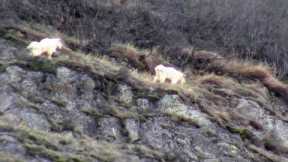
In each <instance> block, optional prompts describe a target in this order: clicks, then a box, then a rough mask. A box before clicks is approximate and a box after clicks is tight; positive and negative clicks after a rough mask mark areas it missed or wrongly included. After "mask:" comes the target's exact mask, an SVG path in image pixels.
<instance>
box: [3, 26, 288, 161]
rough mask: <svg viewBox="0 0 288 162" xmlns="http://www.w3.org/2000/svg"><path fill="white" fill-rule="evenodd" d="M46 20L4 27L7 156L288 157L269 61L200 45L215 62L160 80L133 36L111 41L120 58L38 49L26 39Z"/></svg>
mask: <svg viewBox="0 0 288 162" xmlns="http://www.w3.org/2000/svg"><path fill="white" fill-rule="evenodd" d="M47 30H48V31H49V32H51V31H53V28H50V29H48V28H47V29H46V28H43V26H42V28H37V25H36V24H35V25H31V24H30V25H27V24H18V25H10V26H9V25H6V26H5V27H2V28H1V30H0V33H1V34H0V37H1V39H0V41H1V43H0V54H1V57H0V60H1V61H0V63H1V73H0V82H1V84H0V92H1V93H0V110H1V116H0V121H1V122H0V127H1V129H0V131H1V135H0V138H1V142H0V148H1V153H0V157H1V160H2V161H117V162H118V161H123V162H128V161H133V162H134V161H135V162H136V161H141V162H150V161H179V162H180V161H181V162H182V161H205V162H207V161H227V162H231V161H241V162H242V161H243V162H248V161H259V162H263V161H267V162H268V161H275V162H279V161H283V162H284V161H287V160H288V159H287V151H288V145H287V138H288V137H287V130H288V129H287V127H288V125H287V115H286V114H287V113H286V112H287V110H286V109H287V108H286V107H287V106H286V104H285V102H284V101H285V97H286V96H283V95H281V93H280V95H279V96H278V97H274V95H273V94H274V93H277V90H276V91H273V89H272V90H271V89H270V90H271V91H269V90H268V89H269V86H267V85H266V84H264V83H265V82H263V77H261V76H263V75H264V74H263V73H265V75H264V77H265V76H266V74H267V75H270V71H269V68H268V67H266V66H264V65H260V64H258V65H257V64H252V63H249V64H248V63H244V62H243V63H241V62H239V61H238V62H232V61H231V60H229V59H228V60H226V59H225V58H223V57H220V56H219V57H217V58H218V59H220V60H222V61H221V62H222V64H223V62H225V61H229V62H230V64H225V65H226V66H224V65H222V66H221V63H220V62H217V61H216V62H214V61H215V60H214V59H216V58H215V57H212V58H210V57H207V55H205V52H204V53H203V52H199V51H198V52H197V51H196V52H194V55H192V56H191V58H190V60H191V61H193V60H194V61H197V59H199V58H205V59H206V60H205V61H206V67H210V69H209V68H206V69H202V66H199V67H193V66H192V67H191V70H190V76H189V77H188V79H187V83H186V84H185V85H178V86H171V85H169V84H155V83H153V82H152V75H151V74H150V73H149V71H146V72H145V68H144V70H143V69H138V68H139V66H138V64H137V63H136V64H131V65H130V63H131V62H130V61H129V57H128V58H126V59H125V57H126V55H125V54H126V53H127V50H128V51H129V50H130V51H134V53H143V52H144V53H145V50H144V51H143V50H142V51H141V50H138V49H136V48H134V47H132V46H131V45H127V46H125V45H121V46H119V45H118V46H117V48H115V47H111V50H110V52H112V53H113V51H114V52H115V51H118V55H117V56H119V55H120V56H121V55H122V57H116V58H115V57H107V56H105V57H104V56H102V55H91V54H85V53H81V52H76V51H73V50H66V51H62V52H61V53H60V54H59V55H57V56H55V57H54V58H53V60H51V61H49V60H47V59H45V58H32V57H31V56H29V53H28V51H27V50H26V49H25V47H26V45H27V42H29V41H31V40H35V39H40V38H41V36H45V35H47ZM62 37H63V38H64V41H65V42H67V44H68V46H69V45H71V46H75V47H77V41H74V39H73V37H67V36H65V35H63V34H62ZM125 51H126V52H125ZM148 51H149V50H148ZM121 52H122V53H121ZM206 54H207V52H206ZM135 55H136V54H135ZM111 56H112V54H111ZM154 56H158V55H156V54H155V55H154ZM196 56H197V57H196ZM201 56H202V57H201ZM168 58H169V57H167V58H165V57H164V58H162V61H165V60H166V62H169V59H168ZM218 59H216V60H218ZM213 60H214V61H213ZM188 64H189V60H188ZM195 64H196V63H195V62H194V65H195ZM200 65H201V64H200ZM216 65H217V66H216ZM127 67H129V69H128V68H127ZM216 67H217V68H218V73H215V72H216V71H215V70H216V69H217V68H216ZM227 67H230V68H227ZM193 68H195V69H193ZM211 69H212V70H211ZM245 69H246V70H245ZM213 70H214V71H213ZM259 71H260V72H259ZM187 72H189V71H187ZM259 74H261V75H259ZM262 74H263V75H262ZM271 77H273V76H271ZM274 79H275V78H274ZM277 83H279V84H281V85H283V86H284V84H283V83H281V82H277ZM267 88H268V89H267ZM284 89H285V86H284ZM282 101H283V102H282Z"/></svg>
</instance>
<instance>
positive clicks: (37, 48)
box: [27, 38, 63, 59]
mask: <svg viewBox="0 0 288 162" xmlns="http://www.w3.org/2000/svg"><path fill="white" fill-rule="evenodd" d="M62 48H63V43H62V41H61V39H60V38H45V39H42V40H41V41H40V42H31V43H30V44H29V45H28V46H27V49H29V50H30V51H31V55H32V56H41V55H43V54H47V57H48V59H52V55H53V54H54V53H55V52H56V51H57V50H58V49H62Z"/></svg>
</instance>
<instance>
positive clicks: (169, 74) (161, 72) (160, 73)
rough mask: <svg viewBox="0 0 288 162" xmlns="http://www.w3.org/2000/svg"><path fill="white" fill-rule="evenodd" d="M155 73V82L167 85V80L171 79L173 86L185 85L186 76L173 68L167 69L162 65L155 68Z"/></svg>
mask: <svg viewBox="0 0 288 162" xmlns="http://www.w3.org/2000/svg"><path fill="white" fill-rule="evenodd" d="M155 73H156V74H155V76H154V80H153V81H154V82H158V81H159V82H160V83H165V81H166V79H169V80H170V81H171V84H177V83H180V84H184V83H185V74H184V73H182V72H181V71H178V70H176V69H175V68H173V67H165V66H164V65H162V64H160V65H157V66H156V67H155Z"/></svg>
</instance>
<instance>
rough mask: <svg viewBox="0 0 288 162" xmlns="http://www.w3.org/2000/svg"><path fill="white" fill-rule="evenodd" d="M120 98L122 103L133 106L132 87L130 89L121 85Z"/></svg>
mask: <svg viewBox="0 0 288 162" xmlns="http://www.w3.org/2000/svg"><path fill="white" fill-rule="evenodd" d="M118 91H119V92H118V96H117V97H118V98H119V100H120V101H121V102H123V103H125V104H131V103H132V101H133V92H132V90H131V87H128V86H127V85H119V87H118Z"/></svg>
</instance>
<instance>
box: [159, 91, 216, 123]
mask: <svg viewBox="0 0 288 162" xmlns="http://www.w3.org/2000/svg"><path fill="white" fill-rule="evenodd" d="M159 108H160V111H161V112H163V113H164V114H167V115H170V116H172V117H175V118H180V119H184V120H187V121H190V122H192V123H194V124H196V125H198V126H200V127H205V126H209V125H211V122H210V121H209V120H208V119H207V116H206V115H205V114H203V113H201V112H200V111H199V110H196V109H194V108H193V107H190V106H187V105H185V104H183V103H181V102H180V99H179V97H178V96H177V95H165V96H164V97H163V98H162V99H161V100H160V101H159Z"/></svg>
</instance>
